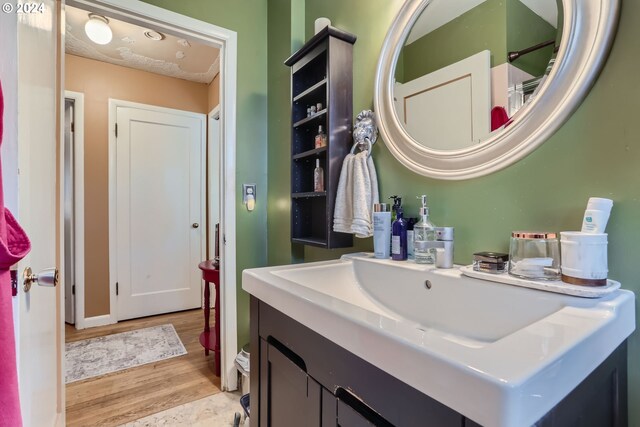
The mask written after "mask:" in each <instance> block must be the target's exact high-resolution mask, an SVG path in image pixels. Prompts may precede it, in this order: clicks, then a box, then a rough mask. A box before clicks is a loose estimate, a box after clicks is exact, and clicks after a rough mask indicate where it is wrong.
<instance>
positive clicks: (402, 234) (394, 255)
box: [391, 196, 407, 261]
mask: <svg viewBox="0 0 640 427" xmlns="http://www.w3.org/2000/svg"><path fill="white" fill-rule="evenodd" d="M394 197H395V198H394V200H395V202H394V206H396V208H395V211H396V220H395V221H393V224H392V225H391V259H392V260H394V261H404V260H406V259H407V221H406V220H405V219H404V213H403V210H402V199H401V198H400V197H397V196H394Z"/></svg>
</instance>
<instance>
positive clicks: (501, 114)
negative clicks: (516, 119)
mask: <svg viewBox="0 0 640 427" xmlns="http://www.w3.org/2000/svg"><path fill="white" fill-rule="evenodd" d="M508 121H509V116H508V115H507V110H505V109H504V107H500V106H498V107H493V108H492V109H491V132H493V131H494V130H496V129H498V128H499V127H500V126H503V125H505V124H506V123H507V122H508Z"/></svg>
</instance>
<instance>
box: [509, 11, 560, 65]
mask: <svg viewBox="0 0 640 427" xmlns="http://www.w3.org/2000/svg"><path fill="white" fill-rule="evenodd" d="M506 4H507V52H511V51H517V50H522V49H526V48H528V47H530V46H535V45H537V44H538V43H542V42H544V41H547V40H555V39H556V33H557V30H556V29H555V28H554V27H553V26H552V25H551V24H549V23H548V22H547V21H545V20H544V19H542V18H540V17H539V16H538V15H536V14H535V13H533V12H532V11H531V9H529V8H528V7H527V6H525V5H524V4H523V3H522V2H521V1H520V0H508V1H507V3H506ZM551 55H553V45H551V46H547V47H545V48H542V49H539V50H536V51H534V52H531V53H528V54H526V55H524V56H521V57H520V58H518V59H516V60H515V61H513V65H515V66H516V67H518V68H520V69H521V70H524V71H526V72H527V73H529V74H531V75H532V76H536V77H537V76H542V75H543V74H544V72H545V70H546V68H547V65H548V64H549V58H551ZM505 59H506V58H505Z"/></svg>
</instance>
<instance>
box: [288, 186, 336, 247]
mask: <svg viewBox="0 0 640 427" xmlns="http://www.w3.org/2000/svg"><path fill="white" fill-rule="evenodd" d="M294 194H295V193H294ZM291 220H292V221H291V239H292V241H295V239H303V240H306V241H313V242H315V243H314V244H316V245H319V246H326V245H327V230H328V226H327V198H326V197H306V198H292V199H291ZM300 243H302V242H300Z"/></svg>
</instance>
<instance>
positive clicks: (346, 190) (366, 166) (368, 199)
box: [333, 150, 379, 238]
mask: <svg viewBox="0 0 640 427" xmlns="http://www.w3.org/2000/svg"><path fill="white" fill-rule="evenodd" d="M374 203H379V194H378V178H377V175H376V169H375V166H374V164H373V159H371V157H370V156H369V152H368V151H366V150H365V151H362V152H360V153H358V154H356V155H353V154H348V155H347V156H346V157H345V160H344V162H343V165H342V171H341V173H340V181H339V182H338V190H337V194H336V205H335V209H334V222H333V230H334V231H338V232H342V233H352V234H355V235H356V237H360V238H364V237H370V236H372V235H373V220H372V214H373V204H374Z"/></svg>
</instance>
